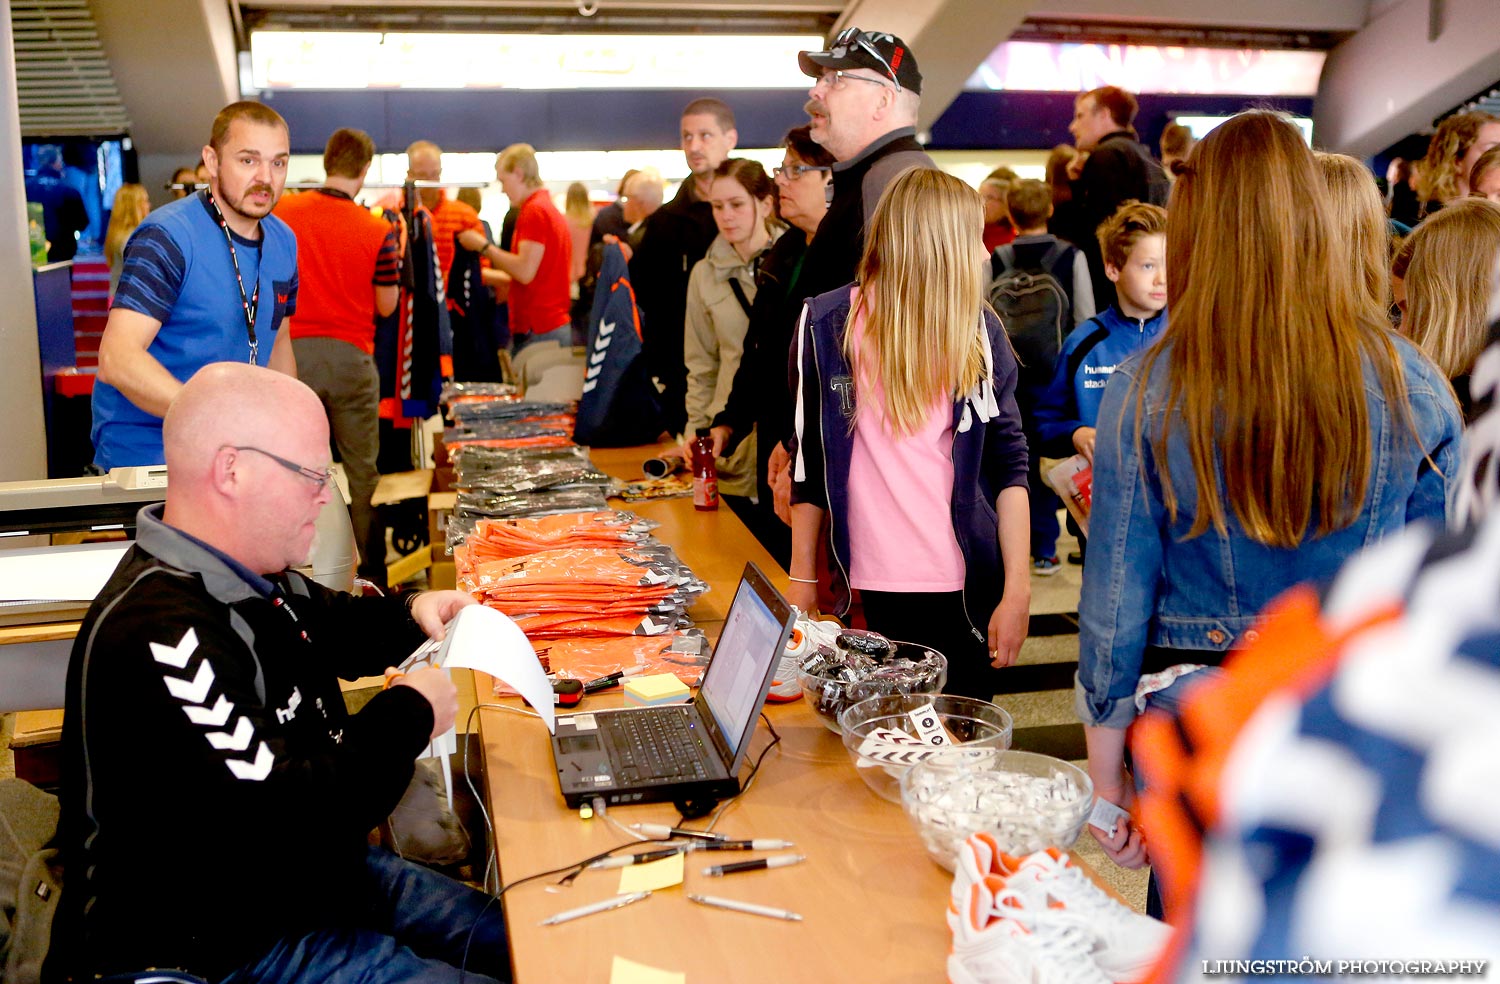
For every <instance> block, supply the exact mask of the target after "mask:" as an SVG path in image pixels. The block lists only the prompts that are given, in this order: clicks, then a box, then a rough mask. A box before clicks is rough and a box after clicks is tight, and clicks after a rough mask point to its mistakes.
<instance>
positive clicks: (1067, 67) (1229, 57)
mask: <svg viewBox="0 0 1500 984" xmlns="http://www.w3.org/2000/svg"><path fill="white" fill-rule="evenodd" d="M1325 57H1326V53H1325V52H1322V51H1282V50H1269V49H1261V50H1256V49H1231V48H1183V47H1175V46H1162V47H1156V46H1150V45H1121V44H1062V43H1046V42H1040V41H1007V42H1005V43H1004V44H1001V45H1000V46H999V47H998V48H996V49H995V50H994V51H992V52H991V53H990V56H989V57H988V58H986V59H985V60H984V62H983V64H981V65H980V66H979V68H977V69H975V71H974V74H973V75H971V76H970V77H969V81H968V82H967V83H965V86H964V87H965V88H966V89H977V90H979V91H995V90H1004V89H1012V90H1021V91H1029V92H1086V91H1087V90H1089V89H1097V88H1099V87H1100V86H1104V85H1117V86H1119V87H1120V88H1122V89H1125V90H1127V91H1129V92H1136V93H1140V92H1174V93H1178V92H1180V93H1191V94H1194V95H1231V96H1245V95H1249V96H1313V95H1316V94H1317V92H1318V79H1319V77H1320V76H1321V75H1322V73H1323V60H1324V58H1325Z"/></svg>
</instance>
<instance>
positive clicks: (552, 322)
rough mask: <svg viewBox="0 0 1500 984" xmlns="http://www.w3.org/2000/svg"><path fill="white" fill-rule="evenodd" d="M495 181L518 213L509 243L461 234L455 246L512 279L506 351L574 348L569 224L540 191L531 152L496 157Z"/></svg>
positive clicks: (513, 148)
mask: <svg viewBox="0 0 1500 984" xmlns="http://www.w3.org/2000/svg"><path fill="white" fill-rule="evenodd" d="M495 178H496V180H498V181H499V182H500V187H501V188H502V189H504V191H505V195H506V197H507V198H509V199H510V203H511V204H512V205H514V206H515V207H516V208H518V209H520V210H521V214H520V216H519V217H518V218H517V219H516V233H515V238H514V240H513V242H512V245H513V246H515V250H516V251H515V252H514V253H512V252H509V251H507V250H503V249H501V248H500V247H499V246H496V245H495V244H494V243H492V242H490V241H489V240H488V239H487V238H486V237H485V235H484V233H483V232H472V231H469V230H465V231H463V232H460V233H459V234H458V242H459V245H461V246H463V247H464V248H465V249H471V250H474V251H475V252H476V253H480V254H481V255H483V256H484V257H485V259H487V260H489V261H490V263H491V264H493V265H494V266H495V267H498V268H499V269H500V270H501V271H503V272H504V273H505V274H506V275H507V276H508V277H509V278H510V280H511V285H510V299H509V304H510V331H511V348H512V350H513V351H517V352H519V351H520V350H521V349H522V348H524V347H525V346H527V345H530V344H532V343H533V342H546V341H555V342H557V344H559V345H571V344H573V324H572V321H571V320H570V319H569V315H568V309H569V306H570V304H571V298H570V296H569V286H570V285H571V283H572V281H571V274H572V269H573V237H572V234H571V233H570V232H569V231H568V220H567V219H565V218H563V214H562V213H561V212H559V211H558V210H557V205H556V204H554V203H553V201H552V193H551V192H549V191H548V190H547V189H546V188H544V187H542V177H541V172H540V170H539V169H538V167H537V160H536V150H535V149H533V148H532V146H531V145H530V144H511V145H510V146H509V147H507V148H505V149H504V150H502V151H501V152H500V156H499V157H497V158H496V159H495Z"/></svg>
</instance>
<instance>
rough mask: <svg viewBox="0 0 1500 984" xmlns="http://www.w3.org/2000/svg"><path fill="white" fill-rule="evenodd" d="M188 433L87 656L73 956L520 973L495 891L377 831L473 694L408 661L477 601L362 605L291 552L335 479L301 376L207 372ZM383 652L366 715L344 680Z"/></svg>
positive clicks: (199, 971)
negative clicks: (375, 838)
mask: <svg viewBox="0 0 1500 984" xmlns="http://www.w3.org/2000/svg"><path fill="white" fill-rule="evenodd" d="M163 440H164V444H165V449H166V463H167V467H168V468H169V469H170V471H171V474H172V483H171V486H170V487H169V488H168V490H167V500H166V502H165V503H164V504H157V505H151V506H148V507H146V508H145V509H143V510H142V511H141V513H140V516H139V518H138V523H137V531H138V532H137V539H136V542H135V544H134V545H133V546H132V547H131V549H130V550H129V551H127V552H126V554H125V556H124V558H123V559H122V560H121V562H120V565H119V567H118V568H117V569H116V570H115V573H114V575H113V576H112V577H111V578H110V581H109V583H108V584H106V585H105V587H104V590H103V591H101V592H100V594H99V596H98V597H97V598H96V599H95V601H94V603H93V604H92V605H91V606H90V608H89V613H88V615H87V616H86V617H85V619H84V623H83V626H82V628H81V629H80V631H79V633H78V638H77V641H76V643H75V644H74V648H73V653H72V657H71V660H70V662H69V666H68V681H67V691H66V714H65V718H64V722H65V723H64V726H63V755H64V758H65V760H66V762H67V765H66V767H65V769H64V770H63V771H64V781H63V791H62V822H61V827H60V834H59V837H60V843H61V845H62V849H63V854H64V859H65V863H66V865H67V870H68V891H67V892H66V893H64V895H63V898H62V901H61V909H60V911H59V916H58V920H57V923H56V925H55V926H54V936H53V945H52V947H51V953H52V955H53V957H52V958H53V960H54V961H55V962H56V963H57V964H59V965H64V966H58V967H57V968H56V969H57V970H59V971H62V972H65V973H68V974H71V975H72V977H73V978H74V979H90V978H91V977H93V976H94V975H104V976H109V975H112V974H116V973H121V972H135V971H140V970H142V969H145V968H148V967H156V968H176V969H181V970H185V971H188V972H190V973H192V974H195V975H197V976H199V977H202V978H205V979H208V980H216V981H217V980H227V981H236V982H240V981H244V982H249V981H278V982H293V981H314V980H327V979H329V978H330V977H331V976H333V975H335V974H341V975H343V974H346V975H348V976H349V977H350V979H354V978H358V979H360V980H365V981H393V980H431V981H448V980H453V981H456V980H458V979H459V976H460V973H461V971H460V970H459V964H460V963H463V962H464V961H465V960H466V961H467V967H466V971H467V977H468V978H469V979H470V980H473V981H478V982H490V981H492V980H493V979H495V978H497V977H504V976H507V975H508V973H509V971H508V967H509V957H508V953H507V947H506V943H505V931H504V923H503V920H502V918H501V916H500V910H499V908H498V907H496V906H486V902H487V901H492V900H489V899H487V897H486V896H484V895H481V894H479V893H477V892H474V891H472V890H470V889H468V888H466V887H464V886H462V885H460V884H458V883H457V882H454V881H451V880H450V879H448V878H446V877H444V876H442V875H440V874H438V873H436V872H433V871H430V870H428V869H425V868H421V867H419V866H417V865H413V864H410V863H408V862H405V861H403V860H401V859H400V858H398V857H396V856H395V855H393V854H390V853H389V852H386V851H384V850H382V849H378V848H370V847H368V846H367V843H366V834H367V832H368V831H369V830H370V829H371V828H372V827H374V826H375V825H376V824H378V823H379V822H380V821H381V820H382V819H383V818H384V817H385V816H387V815H388V814H389V813H390V811H391V810H392V809H393V808H394V807H395V806H396V804H397V802H398V801H399V800H400V798H401V795H402V793H403V792H404V791H405V790H406V788H407V785H408V783H409V782H410V780H411V777H412V772H413V760H414V759H415V758H416V756H417V755H418V754H419V753H420V752H421V751H422V750H423V748H424V747H426V745H427V744H428V742H429V741H431V739H432V738H434V737H435V736H437V735H441V734H443V733H444V732H446V731H447V730H448V728H450V727H451V726H452V725H453V722H454V717H455V714H456V712H457V708H458V699H457V694H456V692H455V690H454V686H453V683H452V681H451V680H449V679H448V676H447V673H446V672H445V671H443V670H441V669H437V668H434V667H427V668H424V669H417V670H413V671H411V672H409V673H407V674H405V675H404V676H403V675H401V674H399V673H398V672H397V671H395V670H394V669H390V667H393V666H395V665H396V664H398V663H400V662H401V660H402V659H403V658H404V657H405V656H406V655H407V654H409V653H410V652H411V651H412V649H414V648H415V647H416V646H417V645H418V644H420V643H421V642H422V641H423V640H424V639H425V638H427V637H428V636H441V635H442V633H443V631H444V630H443V626H444V624H445V623H446V622H447V621H448V620H450V619H451V618H452V617H453V616H454V615H455V614H457V612H458V611H459V610H460V609H461V608H463V607H464V606H466V605H470V604H473V603H474V602H473V599H472V598H471V597H469V596H468V595H466V594H463V593H461V592H457V591H433V592H424V593H421V594H416V595H413V596H409V597H408V598H406V599H402V598H397V597H384V598H358V597H354V596H351V595H347V594H343V593H341V592H336V591H331V590H329V589H327V588H324V587H322V586H320V585H318V584H316V583H314V582H313V581H311V580H309V579H308V578H306V577H304V576H303V575H301V574H300V573H297V572H296V571H293V570H291V569H290V568H294V567H297V566H299V565H301V564H303V563H305V562H306V560H307V556H308V552H309V549H310V547H311V544H312V538H313V528H314V523H315V521H316V518H317V515H318V513H319V512H320V511H321V510H322V508H323V506H324V505H325V504H326V503H327V502H328V500H329V498H330V497H331V496H332V495H333V494H334V489H333V487H332V485H331V484H330V482H329V475H328V458H329V447H328V423H327V418H326V417H325V416H324V415H323V409H322V405H321V403H320V402H319V400H318V397H317V396H316V395H315V394H314V393H313V391H312V390H310V389H309V388H308V387H306V386H305V385H303V384H302V383H300V382H298V381H297V380H295V379H293V378H291V377H290V376H286V375H283V374H280V373H277V372H274V371H272V370H269V369H264V368H256V367H253V366H249V365H243V364H231V363H216V364H213V365H210V366H208V367H206V368H204V369H203V370H201V371H200V372H198V373H197V374H196V375H195V376H193V377H192V379H190V380H189V381H188V383H187V384H186V385H185V386H184V387H183V389H182V390H181V392H180V393H179V394H178V395H177V397H176V398H175V399H174V400H173V402H172V404H171V406H170V408H169V409H168V411H167V414H166V419H165V421H164V424H163ZM382 671H385V674H386V676H387V687H386V689H385V690H384V691H383V692H381V693H379V694H377V695H376V696H375V697H374V698H373V699H372V700H371V701H370V702H369V703H368V704H367V705H365V707H364V708H363V709H362V710H361V711H360V712H359V713H357V714H353V715H350V714H348V713H346V711H345V708H344V703H343V697H342V695H341V693H340V690H339V685H338V679H337V677H340V676H341V677H344V678H346V679H355V678H357V677H361V676H368V675H378V674H380V673H381V672H382ZM466 941H467V946H466ZM51 969H52V968H50V967H49V970H51Z"/></svg>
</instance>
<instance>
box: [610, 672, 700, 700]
mask: <svg viewBox="0 0 1500 984" xmlns="http://www.w3.org/2000/svg"><path fill="white" fill-rule="evenodd" d="M624 689H625V701H626V703H629V704H646V705H651V704H665V703H671V702H673V701H679V700H686V699H687V697H688V694H689V690H688V687H687V684H685V683H683V682H682V681H681V680H679V679H677V677H675V676H673V675H672V674H671V673H653V674H651V675H649V676H638V677H630V678H629V679H627V680H626V681H625V688H624Z"/></svg>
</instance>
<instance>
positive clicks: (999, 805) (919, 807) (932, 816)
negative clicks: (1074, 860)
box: [901, 749, 1094, 871]
mask: <svg viewBox="0 0 1500 984" xmlns="http://www.w3.org/2000/svg"><path fill="white" fill-rule="evenodd" d="M1042 783H1045V785H1040V784H1042ZM1043 790H1046V791H1047V793H1048V794H1047V795H1042V792H1043ZM1093 799H1094V784H1093V782H1092V781H1090V780H1089V776H1088V773H1087V772H1085V771H1083V770H1082V769H1080V768H1078V766H1076V765H1073V764H1072V763H1071V762H1065V761H1063V760H1062V759H1059V758H1053V757H1052V756H1050V755H1040V754H1038V753H1036V752H1015V751H1005V752H996V753H994V754H993V755H989V756H985V757H982V758H976V757H973V756H967V755H965V754H964V750H963V749H944V750H940V751H939V752H938V753H936V754H934V755H933V756H931V757H930V758H928V759H926V760H925V761H923V762H920V763H918V764H916V765H914V766H912V767H911V768H910V769H908V770H907V771H906V774H905V775H904V776H902V777H901V806H902V808H903V809H905V810H906V815H907V817H908V818H909V819H910V820H911V822H912V826H914V827H916V828H917V834H918V836H920V837H921V838H922V846H923V847H925V848H927V853H928V854H930V855H931V856H932V859H933V860H934V861H936V862H937V863H938V864H940V865H942V866H943V867H944V868H947V869H948V870H949V871H952V870H953V864H954V858H955V857H956V855H957V853H958V847H959V845H960V844H962V843H963V841H964V839H965V838H967V837H968V836H969V835H970V834H974V833H978V832H979V831H981V830H987V831H989V832H990V834H991V835H993V836H994V838H995V841H996V843H998V844H999V846H1000V849H1001V850H1003V851H1005V852H1006V853H1008V854H1014V855H1018V856H1019V855H1024V854H1030V853H1032V852H1033V851H1040V850H1042V849H1043V848H1046V847H1059V848H1069V847H1072V846H1073V843H1074V842H1075V841H1076V840H1078V835H1079V834H1080V833H1082V832H1083V825H1084V823H1085V822H1087V820H1088V815H1089V809H1090V808H1091V806H1092V805H1093Z"/></svg>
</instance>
